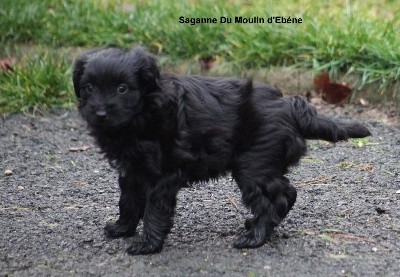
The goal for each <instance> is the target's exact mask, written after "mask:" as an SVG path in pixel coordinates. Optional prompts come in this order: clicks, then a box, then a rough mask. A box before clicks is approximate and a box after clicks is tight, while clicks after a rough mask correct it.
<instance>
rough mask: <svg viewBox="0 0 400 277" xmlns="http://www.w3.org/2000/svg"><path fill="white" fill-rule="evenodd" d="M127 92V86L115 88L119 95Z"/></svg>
mask: <svg viewBox="0 0 400 277" xmlns="http://www.w3.org/2000/svg"><path fill="white" fill-rule="evenodd" d="M127 91H128V86H127V85H125V84H122V85H119V86H118V88H117V92H118V93H119V94H124V93H126V92H127Z"/></svg>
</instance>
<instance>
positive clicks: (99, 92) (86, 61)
mask: <svg viewBox="0 0 400 277" xmlns="http://www.w3.org/2000/svg"><path fill="white" fill-rule="evenodd" d="M73 83H74V88H75V92H76V96H77V98H78V100H79V110H80V113H81V115H82V116H83V118H84V119H85V120H86V121H87V122H88V125H89V128H90V130H91V135H92V136H94V138H95V139H96V141H97V143H98V144H99V146H100V147H101V149H102V150H103V152H104V153H105V155H106V157H107V158H108V160H109V161H110V164H111V165H112V166H114V167H115V168H116V169H117V170H118V172H119V186H120V188H121V197H120V201H119V211H120V215H119V219H118V220H117V221H116V222H115V223H108V224H107V225H106V227H105V230H106V233H107V234H108V235H109V236H110V237H121V236H133V235H134V234H135V231H136V227H137V224H138V222H139V220H140V219H143V224H144V229H143V239H142V242H135V243H133V245H132V246H131V247H130V248H129V249H128V252H129V253H130V254H133V255H136V254H150V253H155V252H158V251H160V250H161V248H162V246H163V243H164V240H165V238H166V236H167V234H168V233H169V231H170V230H171V227H172V223H173V215H174V209H175V205H176V195H177V193H178V191H179V189H180V188H182V187H184V186H185V185H187V184H190V183H191V182H196V181H200V180H201V181H204V180H208V179H210V178H217V177H218V176H221V175H223V174H226V173H227V172H232V176H233V177H234V179H235V180H236V182H237V184H238V186H239V188H240V189H241V191H242V194H243V195H242V196H243V202H244V204H245V205H246V206H247V207H249V208H250V210H251V212H252V214H253V215H254V216H253V218H252V219H249V220H247V221H246V223H245V226H246V229H247V232H246V233H245V234H243V235H241V236H239V237H238V238H237V240H236V241H235V243H234V246H235V247H237V248H248V247H257V246H260V245H262V244H263V243H265V241H266V240H267V238H268V237H269V235H270V234H271V233H272V231H273V229H274V227H275V226H277V225H278V224H279V222H280V221H282V219H283V218H284V217H285V216H286V215H287V213H288V212H289V210H290V209H291V208H292V206H293V204H294V203H295V201H296V190H295V188H294V187H293V186H291V185H290V183H289V180H288V179H287V178H286V177H285V174H286V173H287V169H288V167H289V166H290V165H294V164H296V163H297V162H298V161H299V159H300V157H301V156H302V155H304V154H305V152H306V141H305V139H324V140H328V141H332V142H336V141H339V140H346V139H348V138H359V137H365V136H369V135H370V132H369V131H368V129H366V128H365V127H363V126H362V125H360V124H357V123H339V122H334V121H332V120H330V119H328V118H326V117H324V116H321V115H318V114H317V113H316V111H315V109H314V108H313V107H312V106H310V105H309V104H308V103H307V102H306V101H305V100H304V99H303V98H301V97H296V96H295V97H283V96H282V94H281V93H280V92H279V91H277V90H276V89H273V88H271V87H269V86H267V85H265V84H261V83H253V82H251V81H243V80H238V79H224V78H208V77H200V76H175V75H167V74H160V71H159V69H158V67H157V64H156V60H155V58H154V57H153V56H152V55H150V54H149V53H147V52H146V51H145V50H144V49H142V48H135V49H133V50H131V51H126V50H121V49H116V48H111V49H105V50H94V51H90V52H87V53H84V54H83V55H82V56H81V57H80V58H78V59H77V61H76V63H75V67H74V71H73Z"/></svg>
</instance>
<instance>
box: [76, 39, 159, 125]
mask: <svg viewBox="0 0 400 277" xmlns="http://www.w3.org/2000/svg"><path fill="white" fill-rule="evenodd" d="M159 78H160V72H159V70H158V67H157V63H156V60H155V58H154V57H153V56H152V55H150V54H149V53H147V52H146V51H145V50H144V49H143V48H140V47H139V48H134V49H132V50H131V51H126V50H121V49H116V48H110V49H104V50H92V51H89V52H86V53H84V54H82V55H81V56H80V57H79V58H78V59H77V60H76V62H75V65H74V70H73V84H74V90H75V94H76V97H77V98H78V101H79V111H80V113H81V115H82V116H83V118H84V119H85V120H86V121H87V122H88V123H89V125H90V126H92V127H94V128H104V129H114V128H123V127H124V126H126V125H128V124H129V123H130V122H132V120H133V119H134V117H135V115H137V114H138V113H140V112H141V111H142V110H143V106H144V103H143V102H144V96H145V95H146V94H148V93H151V92H153V91H156V90H158V89H159V85H158V84H159Z"/></svg>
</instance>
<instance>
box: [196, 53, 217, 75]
mask: <svg viewBox="0 0 400 277" xmlns="http://www.w3.org/2000/svg"><path fill="white" fill-rule="evenodd" d="M215 60H216V58H215V57H214V56H208V57H203V58H200V59H199V63H200V68H201V70H206V71H207V70H210V69H211V67H213V65H214V62H215Z"/></svg>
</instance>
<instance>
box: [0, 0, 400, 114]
mask: <svg viewBox="0 0 400 277" xmlns="http://www.w3.org/2000/svg"><path fill="white" fill-rule="evenodd" d="M180 16H185V17H216V18H219V17H220V16H226V17H234V16H245V17H253V16H259V17H263V18H268V17H269V16H291V17H301V18H302V19H303V23H302V24H233V23H232V24H219V23H218V24H198V25H189V24H181V23H179V17H180ZM399 29H400V5H398V1H395V0H385V1H379V2H377V1H373V0H366V1H342V0H331V1H311V0H292V1H283V2H279V1H278V2H277V1H272V0H255V1H246V0H215V1H212V0H204V1H200V0H189V1H165V0H152V1H147V0H137V1H134V0H132V1H128V0H125V1H123V0H103V1H95V0H69V1H66V0H64V1H62V0H61V1H60V0H40V1H38V0H36V1H35V0H30V1H28V0H20V1H14V0H2V1H0V33H1V34H2V35H1V36H0V46H1V47H0V56H5V54H7V53H6V52H5V51H4V50H3V49H7V47H11V48H12V49H14V48H18V47H19V46H24V45H33V46H39V47H41V48H42V49H47V50H44V52H46V51H48V52H52V50H50V49H59V48H60V47H63V48H64V47H70V48H74V47H82V48H90V47H98V46H122V47H130V46H132V45H134V44H143V45H145V46H147V47H148V48H149V49H150V50H152V51H153V52H156V53H159V54H163V55H165V56H168V58H169V59H170V60H175V61H176V60H179V61H181V60H196V59H198V58H199V57H204V56H209V55H216V56H218V57H220V58H221V60H223V61H225V62H227V63H229V64H230V66H231V67H232V68H234V69H235V70H236V71H237V70H240V71H247V70H249V69H251V70H258V69H260V68H262V67H269V66H287V65H291V66H295V67H298V68H305V69H312V70H313V71H314V72H319V71H329V72H330V73H331V74H332V75H336V76H339V75H341V74H346V75H354V76H357V81H355V82H354V83H353V84H352V85H353V87H354V88H355V89H362V88H364V87H366V86H369V85H371V84H374V86H375V87H376V91H375V92H374V93H375V94H376V95H378V97H376V95H375V97H374V98H381V99H384V100H389V101H390V100H394V101H396V100H398V99H399V97H400V95H399V93H398V91H399V90H398V89H396V88H398V87H395V84H396V83H397V84H398V82H399V78H400V33H399V31H398V30H399ZM9 53H10V54H11V55H16V54H15V53H14V52H12V51H11V52H9ZM24 55H25V54H24V53H21V57H19V60H18V63H20V60H22V61H23V62H22V65H18V66H17V67H18V68H17V70H16V71H15V74H14V75H13V74H12V75H11V76H2V77H1V80H2V84H1V88H2V91H1V92H0V93H2V94H4V93H5V94H6V96H4V95H2V96H1V105H2V110H10V111H16V110H26V109H27V108H28V107H37V108H39V107H47V106H53V105H57V106H58V105H68V103H69V102H70V101H71V93H69V94H68V93H67V94H65V95H64V94H62V93H64V92H65V91H66V90H68V88H70V76H69V75H68V70H67V68H68V67H70V65H69V64H68V63H67V62H70V61H71V57H70V56H68V57H67V58H68V59H67V60H66V61H67V62H66V61H65V60H64V57H63V55H58V56H57V58H56V59H55V58H54V57H55V56H54V55H53V54H44V55H34V56H32V57H25V56H24ZM46 55H47V56H48V57H46ZM17 56H18V55H17ZM59 59H61V60H59ZM28 60H29V61H28ZM46 67H48V68H46ZM36 70H38V71H39V72H33V71H36ZM46 71H48V72H49V74H47V75H46V74H45V73H44V72H46ZM28 74H30V76H28ZM44 76H46V77H44ZM60 76H64V77H65V78H66V79H65V80H60V78H61V77H60ZM46 78H47V79H46ZM33 80H37V82H33ZM4 82H6V83H4ZM7 82H8V84H7ZM11 82H17V84H18V88H14V89H13V88H12V85H13V84H14V83H11ZM18 82H19V83H18ZM21 82H22V83H21ZM43 82H47V83H43ZM31 85H32V87H30V86H31ZM21 88H22V89H21ZM44 88H46V90H45V91H42V94H44V95H46V96H48V95H49V94H50V95H55V94H56V93H54V92H49V91H55V90H61V92H60V93H61V94H62V95H64V96H62V97H60V99H58V100H57V101H56V97H52V98H49V99H48V101H45V99H44V98H46V97H40V95H39V90H40V89H44ZM50 88H51V89H50ZM3 90H5V92H3ZM10 91H13V93H19V94H22V93H29V96H26V95H25V96H24V95H20V96H18V97H17V96H14V98H15V99H13V98H12V97H11V95H10ZM32 91H35V93H32ZM63 91H64V92H63ZM33 95H36V96H35V97H33ZM4 99H5V100H4ZM11 99H13V100H12V101H11ZM51 99H52V100H51ZM35 101H40V102H35ZM52 101H54V102H52ZM6 105H7V106H9V107H5V108H4V106H6Z"/></svg>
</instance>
